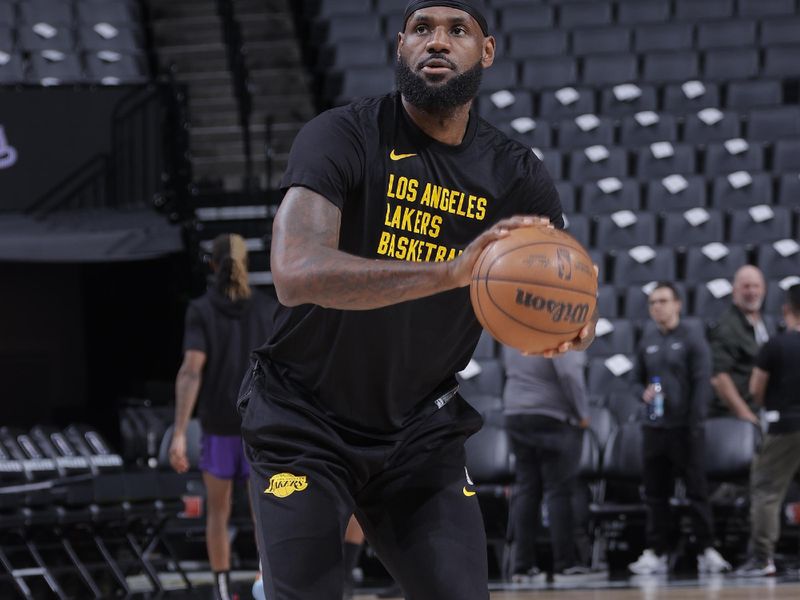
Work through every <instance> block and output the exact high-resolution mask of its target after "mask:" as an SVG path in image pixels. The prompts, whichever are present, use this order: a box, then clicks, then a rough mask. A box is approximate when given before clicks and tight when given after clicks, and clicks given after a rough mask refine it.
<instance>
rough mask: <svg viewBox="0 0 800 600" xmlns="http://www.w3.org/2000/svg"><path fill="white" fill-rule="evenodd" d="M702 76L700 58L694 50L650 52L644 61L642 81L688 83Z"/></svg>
mask: <svg viewBox="0 0 800 600" xmlns="http://www.w3.org/2000/svg"><path fill="white" fill-rule="evenodd" d="M699 75H700V58H699V56H698V55H697V52H695V51H693V50H676V51H673V52H650V53H647V54H645V55H644V58H643V61H642V80H643V81H651V82H656V83H668V82H674V81H688V80H690V79H696V78H697V77H698V76H699Z"/></svg>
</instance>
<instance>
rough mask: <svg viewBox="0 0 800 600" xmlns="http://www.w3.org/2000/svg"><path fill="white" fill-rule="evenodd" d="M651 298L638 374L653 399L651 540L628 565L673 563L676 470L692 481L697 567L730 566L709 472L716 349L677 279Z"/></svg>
mask: <svg viewBox="0 0 800 600" xmlns="http://www.w3.org/2000/svg"><path fill="white" fill-rule="evenodd" d="M648 306H649V310H650V317H651V318H652V319H653V322H654V324H655V327H645V328H644V332H643V333H642V339H641V341H640V342H639V347H638V349H637V352H636V362H635V365H636V366H635V371H634V376H633V381H634V383H635V384H640V385H641V386H642V388H643V391H642V400H644V402H645V403H646V404H647V406H648V415H647V417H645V419H644V422H643V432H642V434H643V435H642V441H643V455H644V493H645V499H646V503H647V509H648V511H647V543H648V546H649V547H648V548H647V549H646V550H645V551H644V552H643V553H642V555H641V556H640V557H639V559H638V560H637V561H636V562H634V563H631V564H630V565H628V568H629V569H630V570H631V571H632V572H633V573H636V574H638V575H650V574H653V573H665V572H666V571H667V569H668V561H667V550H668V544H669V539H668V538H669V535H670V531H671V530H672V529H673V527H672V524H671V519H670V506H669V498H670V496H671V495H672V489H673V485H674V479H675V477H676V476H677V477H680V478H682V479H683V482H684V484H685V485H686V497H687V499H688V500H689V503H690V505H691V509H692V517H693V529H694V533H695V535H696V537H697V544H698V546H699V547H700V548H703V552H702V553H701V554H699V555H698V556H697V569H698V571H700V572H713V573H719V572H722V571H730V569H731V565H730V564H729V563H728V561H726V560H725V559H724V558H722V556H720V554H719V552H717V551H716V550H715V549H714V547H713V546H712V537H713V534H712V519H711V507H710V505H709V502H708V483H707V481H706V474H705V428H704V421H705V418H706V410H707V405H708V402H709V399H710V397H711V350H710V348H709V346H708V344H707V343H706V340H705V337H704V336H703V332H702V331H699V330H696V329H693V328H691V327H688V326H687V325H686V324H684V323H681V316H680V313H681V300H680V297H679V296H678V292H677V290H676V289H675V286H673V285H672V284H671V283H667V282H659V283H657V284H656V286H655V288H654V289H653V291H652V292H650V296H649V298H648ZM648 325H649V324H648ZM657 381H658V383H659V384H660V387H661V390H658V389H657V385H656V382H657ZM658 395H662V396H661V398H657V396H658ZM657 404H660V407H659V408H658V409H656V405H657Z"/></svg>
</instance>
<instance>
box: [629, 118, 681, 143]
mask: <svg viewBox="0 0 800 600" xmlns="http://www.w3.org/2000/svg"><path fill="white" fill-rule="evenodd" d="M644 114H645V115H646V116H649V115H650V114H653V115H655V118H656V119H657V120H656V121H655V122H652V123H651V122H650V121H649V120H644V119H643V117H642V116H641V115H639V114H638V113H637V114H636V115H627V116H624V117H622V127H621V130H620V144H622V145H623V146H628V147H632V146H634V147H635V146H646V145H649V144H652V143H653V142H664V141H666V142H677V141H678V122H677V119H676V118H675V117H674V116H673V115H670V114H665V113H664V114H657V113H647V112H646V113H644ZM642 123H645V125H643V124H642Z"/></svg>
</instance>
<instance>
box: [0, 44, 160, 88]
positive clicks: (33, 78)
mask: <svg viewBox="0 0 800 600" xmlns="http://www.w3.org/2000/svg"><path fill="white" fill-rule="evenodd" d="M1 55H2V51H0V57H1ZM4 60H5V62H2V61H0V63H2V64H0V84H18V83H29V84H38V85H43V86H52V85H66V84H76V83H99V84H102V85H120V84H132V83H143V82H145V81H147V79H148V77H147V71H146V69H145V66H144V61H143V59H142V57H141V56H139V55H136V54H121V53H119V52H116V51H113V50H100V51H98V52H91V53H85V54H78V53H71V54H66V53H64V52H61V51H59V50H42V51H41V52H37V53H35V54H31V55H29V56H28V57H27V58H26V57H25V56H23V55H21V54H17V53H14V54H7V55H6V56H5V59H4Z"/></svg>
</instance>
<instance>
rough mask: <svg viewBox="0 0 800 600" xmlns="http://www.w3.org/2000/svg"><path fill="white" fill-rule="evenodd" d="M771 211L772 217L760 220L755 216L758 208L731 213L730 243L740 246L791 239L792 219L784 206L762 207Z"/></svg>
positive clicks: (753, 207)
mask: <svg viewBox="0 0 800 600" xmlns="http://www.w3.org/2000/svg"><path fill="white" fill-rule="evenodd" d="M763 207H764V208H765V209H767V210H771V211H772V216H771V217H769V218H766V219H764V220H760V219H759V218H757V217H756V216H755V214H754V213H755V209H756V208H760V207H755V206H751V207H750V208H740V209H738V210H733V211H731V222H730V234H729V239H730V240H731V242H737V243H742V244H760V243H762V242H771V241H773V240H782V239H784V238H789V237H792V218H791V213H790V212H789V209H788V208H786V207H785V206H773V207H769V206H766V205H764V206H763Z"/></svg>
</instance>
